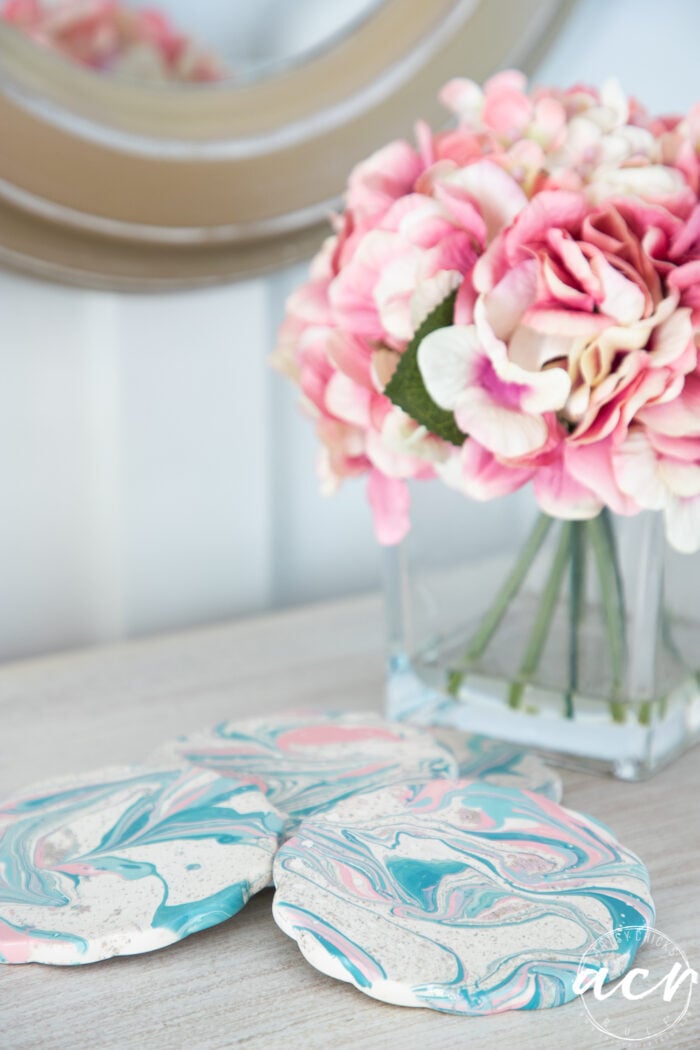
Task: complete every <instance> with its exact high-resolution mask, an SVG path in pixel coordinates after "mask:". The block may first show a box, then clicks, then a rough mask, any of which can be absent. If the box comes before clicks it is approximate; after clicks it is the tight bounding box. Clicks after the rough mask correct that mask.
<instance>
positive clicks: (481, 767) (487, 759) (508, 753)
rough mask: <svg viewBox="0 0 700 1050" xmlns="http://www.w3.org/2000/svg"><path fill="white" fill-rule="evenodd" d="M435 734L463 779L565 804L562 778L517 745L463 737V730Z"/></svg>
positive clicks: (437, 730) (439, 730)
mask: <svg viewBox="0 0 700 1050" xmlns="http://www.w3.org/2000/svg"><path fill="white" fill-rule="evenodd" d="M431 731H432V733H433V736H434V737H435V739H436V740H438V741H439V742H440V743H441V744H442V745H443V747H446V748H448V750H449V751H451V752H452V754H453V755H454V757H455V760H456V762H457V764H458V767H459V776H460V777H462V778H465V779H471V780H486V781H487V782H488V783H489V784H498V786H499V787H515V788H523V789H524V790H525V791H535V792H536V793H537V794H538V795H544V796H545V798H551V799H552V800H553V801H554V802H560V801H561V797H562V794H563V786H562V782H561V777H560V776H559V774H558V773H555V771H554V770H553V769H551V768H550V767H549V766H546V765H545V764H544V762H542V760H541V759H539V758H538V757H537V755H533V754H531V753H530V752H528V751H521V750H520V749H519V748H518V747H516V746H515V745H514V744H506V743H504V742H502V741H500V740H491V738H490V737H487V736H478V735H476V734H474V733H463V732H461V731H460V730H459V729H447V728H443V727H442V726H434V727H433V728H432V730H431Z"/></svg>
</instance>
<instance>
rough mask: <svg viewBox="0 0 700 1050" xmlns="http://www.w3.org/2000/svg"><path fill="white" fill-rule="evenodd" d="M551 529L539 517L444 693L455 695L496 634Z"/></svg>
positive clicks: (547, 519) (546, 519)
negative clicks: (446, 691)
mask: <svg viewBox="0 0 700 1050" xmlns="http://www.w3.org/2000/svg"><path fill="white" fill-rule="evenodd" d="M551 525H552V518H550V517H549V515H548V514H540V516H539V517H538V519H537V521H536V523H535V527H534V528H533V530H532V532H531V533H530V535H529V536H528V538H527V542H526V543H525V546H524V547H523V549H522V551H521V553H520V557H519V558H518V560H517V561H516V563H515V565H514V566H513V569H512V571H511V573H510V575H509V576H508V577H507V579H506V580H505V582H504V583H503V586H502V587H501V589H500V590H499V592H498V594H497V595H496V598H495V599H494V602H493V604H492V605H491V607H490V608H489V610H488V612H487V613H486V616H485V617H484V619H483V620H482V621H481V625H480V626H479V629H478V630H477V632H476V634H475V635H474V637H473V638H472V639H471V641H470V643H469V645H468V647H467V650H466V652H465V654H464V659H463V663H462V666H461V667H459V668H454V669H453V670H451V671H450V673H449V676H448V692H449V693H450V694H451V695H452V696H456V695H457V693H458V692H459V689H460V686H461V685H462V681H463V680H464V676H465V674H466V673H467V671H468V670H469V668H470V667H471V665H472V664H473V663H474V661H475V660H478V659H479V657H480V656H481V655H482V653H483V652H484V650H485V649H486V646H487V645H488V644H489V642H490V641H491V639H492V638H493V636H494V634H495V633H496V631H497V630H498V626H499V624H500V623H501V621H502V619H503V617H504V616H505V614H506V612H507V610H508V606H509V605H510V603H511V602H512V600H513V598H515V596H516V594H517V593H518V591H519V590H520V588H521V587H522V585H523V581H524V579H525V577H526V576H527V574H528V572H529V571H530V568H531V567H532V563H533V561H534V560H535V557H536V556H537V554H538V552H539V550H540V548H541V546H542V544H543V543H544V541H545V539H546V538H547V533H548V532H549V530H550V528H551Z"/></svg>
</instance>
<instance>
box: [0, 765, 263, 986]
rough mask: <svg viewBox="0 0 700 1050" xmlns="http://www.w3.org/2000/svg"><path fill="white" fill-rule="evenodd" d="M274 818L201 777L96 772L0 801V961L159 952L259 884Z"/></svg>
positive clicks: (254, 800)
mask: <svg viewBox="0 0 700 1050" xmlns="http://www.w3.org/2000/svg"><path fill="white" fill-rule="evenodd" d="M282 823H283V822H282V818H281V817H280V815H279V814H278V813H277V812H276V811H275V809H274V808H273V807H272V805H271V804H270V802H269V801H268V799H267V798H265V796H264V795H263V794H262V793H261V792H260V791H258V790H257V788H255V787H253V786H252V785H249V784H240V783H237V782H235V781H232V780H229V779H226V778H224V777H219V776H217V775H216V774H213V773H209V772H207V771H205V770H201V769H189V770H186V771H185V770H182V769H176V770H174V771H173V770H172V769H170V770H162V769H161V770H153V769H150V770H149V769H141V768H131V767H124V768H112V769H103V770H98V771H96V772H93V773H91V774H87V775H84V776H81V777H74V778H70V779H64V780H60V781H53V782H51V783H46V784H40V785H37V786H36V787H34V788H31V789H29V791H28V792H26V793H24V794H23V795H22V797H21V798H16V799H13V800H11V801H7V802H2V803H0V962H6V963H25V962H42V963H54V964H58V965H67V964H73V963H90V962H97V961H98V960H100V959H108V958H110V957H111V956H114V955H135V954H137V953H139V952H147V951H152V950H153V949H155V948H162V947H164V946H165V945H167V944H172V943H173V942H174V941H179V940H182V938H183V937H187V936H188V935H189V934H191V933H196V932H197V931H199V930H204V929H206V928H207V927H209V926H213V925H215V924H216V923H219V922H223V921H224V919H228V918H230V916H231V915H234V914H235V913H236V912H237V911H239V910H240V908H242V907H243V905H244V904H245V903H246V901H247V900H248V898H249V897H250V896H251V895H252V894H254V893H257V891H258V890H261V889H263V887H265V886H267V885H268V884H269V881H270V875H271V870H272V858H273V856H274V853H275V850H276V849H277V846H278V844H279V840H280V837H281V831H282Z"/></svg>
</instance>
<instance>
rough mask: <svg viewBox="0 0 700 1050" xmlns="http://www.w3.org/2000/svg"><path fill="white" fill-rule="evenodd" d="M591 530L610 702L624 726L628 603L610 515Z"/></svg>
mask: <svg viewBox="0 0 700 1050" xmlns="http://www.w3.org/2000/svg"><path fill="white" fill-rule="evenodd" d="M587 527H588V535H589V537H590V541H591V548H592V550H593V555H594V557H595V562H596V567H597V570H598V579H599V581H600V596H601V600H602V603H603V615H604V617H605V626H606V634H607V639H608V650H609V652H610V664H611V669H612V697H613V699H612V700H611V701H610V714H611V715H612V719H613V721H614V722H624V721H625V718H626V709H625V704H624V703H623V701H622V700H620V699H619V697H620V695H621V693H622V679H623V666H624V656H625V602H624V595H623V591H622V580H621V577H620V569H619V564H618V560H617V551H616V549H615V539H614V535H613V531H612V526H611V523H610V521H609V512H608V511H607V510H603V511H601V513H600V514H599V515H598V517H597V518H594V519H593V520H592V521H589V522H587Z"/></svg>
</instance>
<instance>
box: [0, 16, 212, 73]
mask: <svg viewBox="0 0 700 1050" xmlns="http://www.w3.org/2000/svg"><path fill="white" fill-rule="evenodd" d="M0 18H2V19H3V21H5V22H7V23H9V24H10V25H12V26H14V27H15V28H17V29H19V30H20V31H21V32H23V33H25V34H26V35H27V36H29V37H31V39H32V40H34V41H35V42H36V43H37V44H40V45H42V46H44V47H48V48H50V49H51V50H53V51H58V52H59V53H61V54H63V55H65V56H66V57H68V58H70V59H72V60H73V61H75V62H78V63H80V64H81V65H84V66H88V67H89V68H91V69H96V70H99V71H100V72H106V73H117V74H121V75H129V76H133V77H136V78H138V79H141V80H174V81H181V82H192V81H211V80H220V79H221V77H222V76H223V75H224V73H223V70H222V69H221V67H220V65H219V64H218V62H217V61H216V60H215V59H214V58H213V56H211V55H209V54H207V53H206V52H204V51H202V50H201V49H200V48H199V47H198V46H197V45H196V44H195V43H194V42H193V41H192V39H191V38H190V37H188V36H187V35H186V34H184V33H181V32H179V31H178V30H176V29H175V28H174V27H173V26H172V25H171V24H170V22H169V20H168V19H167V17H166V16H165V15H164V14H162V13H161V12H160V11H157V10H155V9H144V10H140V11H137V10H132V9H131V8H129V7H125V6H124V5H123V4H121V3H119V2H118V0H5V2H4V3H3V5H2V7H1V8H0Z"/></svg>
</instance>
